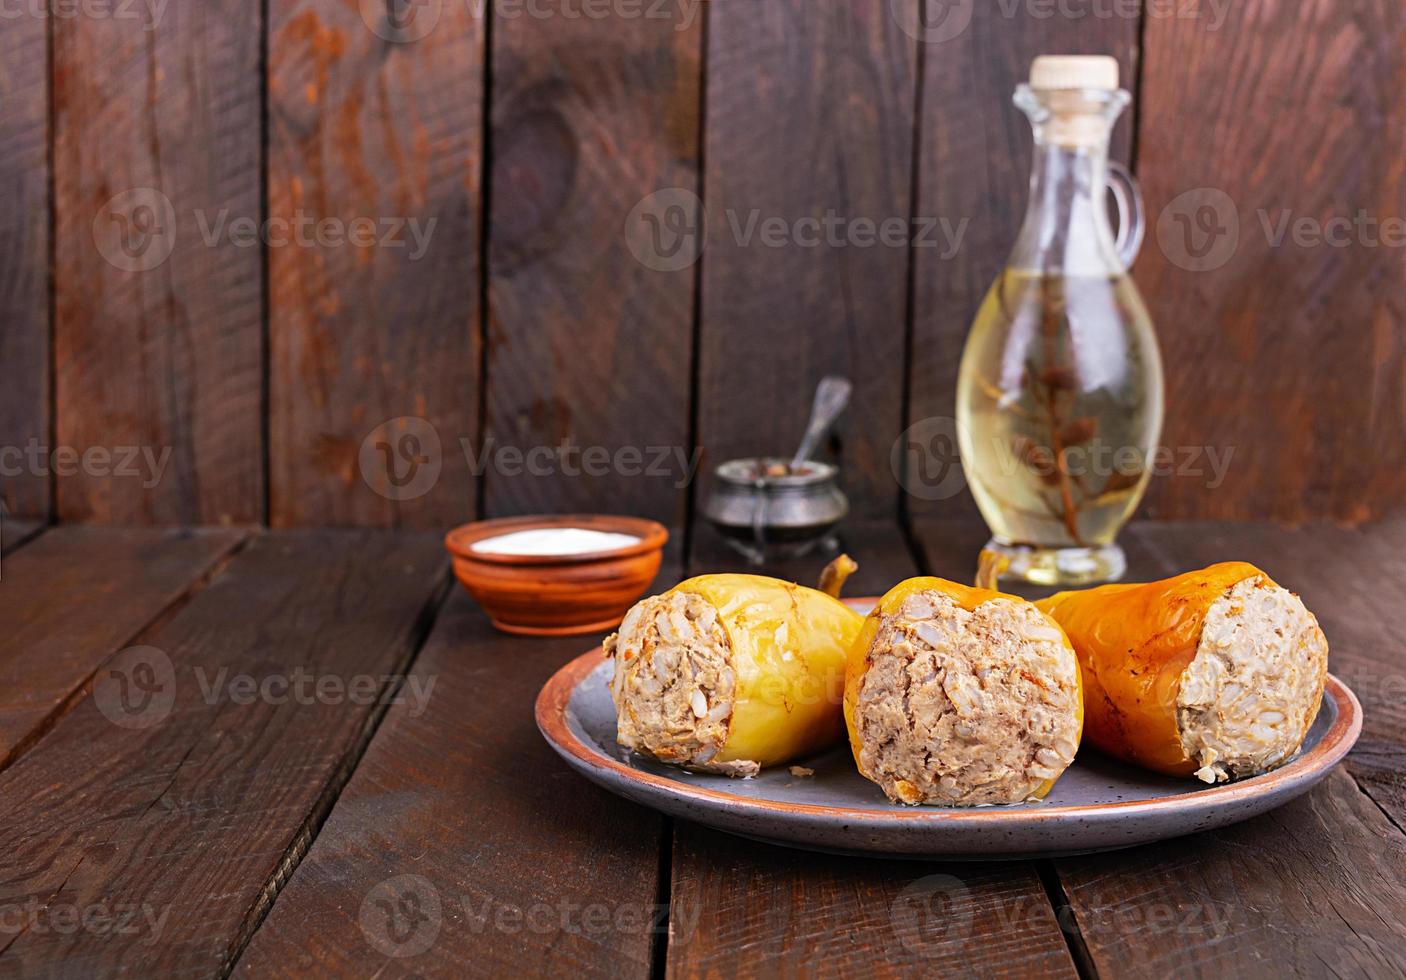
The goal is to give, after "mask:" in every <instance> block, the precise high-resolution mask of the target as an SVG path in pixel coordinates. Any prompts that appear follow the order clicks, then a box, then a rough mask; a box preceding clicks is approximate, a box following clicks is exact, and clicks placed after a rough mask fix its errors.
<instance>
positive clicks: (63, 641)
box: [0, 522, 245, 769]
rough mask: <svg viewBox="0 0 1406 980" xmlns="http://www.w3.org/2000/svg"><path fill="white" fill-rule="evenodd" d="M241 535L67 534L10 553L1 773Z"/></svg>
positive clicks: (67, 530)
mask: <svg viewBox="0 0 1406 980" xmlns="http://www.w3.org/2000/svg"><path fill="white" fill-rule="evenodd" d="M7 525H8V522H7ZM6 530H7V531H8V526H7V528H6ZM244 536H245V532H243V531H234V530H221V531H184V530H181V531H158V530H155V529H143V528H129V529H118V528H106V527H76V526H70V527H59V528H53V529H51V530H49V531H47V532H46V533H45V534H43V535H42V536H41V537H40V538H39V539H38V540H36V541H34V542H32V543H30V544H29V545H27V546H26V547H24V548H21V549H20V550H19V551H18V552H16V553H15V554H13V555H7V556H6V558H5V567H4V577H3V579H0V619H3V620H4V622H5V623H6V624H7V629H6V631H5V634H4V636H3V638H0V769H3V768H4V767H5V766H6V765H9V764H10V762H11V761H13V760H14V759H15V758H16V756H18V755H19V754H21V753H22V752H24V751H25V750H26V748H27V747H28V746H29V745H30V744H31V743H32V742H33V740H34V739H35V738H36V737H37V736H38V735H39V734H40V733H41V732H42V731H43V730H44V729H46V728H47V726H48V725H50V724H52V723H53V721H54V720H55V719H56V718H57V717H58V716H60V715H61V714H62V713H63V712H64V711H65V710H66V709H67V708H68V706H69V702H70V700H71V699H72V698H73V697H74V696H75V695H76V694H77V693H78V692H79V691H80V689H82V688H83V687H84V685H86V684H87V683H88V681H89V680H90V678H92V676H93V673H94V671H96V670H97V669H98V668H99V667H100V666H101V665H102V664H103V663H104V662H105V661H106V660H107V659H108V658H109V657H111V656H112V655H113V654H114V653H115V652H116V651H117V650H118V649H119V648H121V647H123V646H125V645H127V644H129V643H132V642H133V641H134V640H135V638H136V637H137V636H138V634H139V633H141V631H142V630H143V629H144V628H145V627H147V626H148V625H149V624H151V623H152V622H153V621H154V620H156V619H158V618H159V617H160V616H161V615H162V614H163V613H164V612H165V611H166V610H168V609H169V608H170V607H171V606H172V605H173V604H175V603H177V602H179V601H180V600H181V599H182V598H183V597H184V596H185V595H186V594H187V593H188V592H189V591H190V590H191V588H192V587H193V586H196V584H197V583H198V582H199V580H200V579H201V578H202V576H204V575H206V574H208V573H209V572H210V571H211V570H212V569H213V568H214V567H216V566H217V565H218V563H219V562H220V561H221V559H223V558H224V557H225V556H226V555H228V554H229V553H230V551H231V550H232V549H234V548H236V547H238V546H239V544H240V543H241V542H242V541H243V540H244ZM7 547H8V542H7Z"/></svg>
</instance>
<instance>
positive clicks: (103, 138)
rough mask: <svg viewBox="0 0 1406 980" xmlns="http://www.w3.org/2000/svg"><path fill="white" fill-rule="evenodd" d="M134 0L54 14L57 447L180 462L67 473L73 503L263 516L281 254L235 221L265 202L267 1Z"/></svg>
mask: <svg viewBox="0 0 1406 980" xmlns="http://www.w3.org/2000/svg"><path fill="white" fill-rule="evenodd" d="M158 6H159V7H160V8H161V12H160V13H159V14H157V15H156V16H155V18H154V19H153V18H152V16H151V13H150V11H154V10H156V9H157V8H158ZM118 7H123V9H125V10H127V13H126V14H125V15H122V16H115V15H109V16H87V15H80V16H72V11H70V15H68V16H64V17H57V18H55V20H54V22H53V57H54V73H53V81H54V180H55V186H54V197H55V202H54V203H55V209H56V217H57V231H56V236H57V248H56V253H57V254H56V263H57V265H56V268H55V270H54V280H55V282H54V285H55V290H56V293H57V301H56V307H55V310H56V314H55V315H56V322H55V328H54V360H55V365H56V380H55V386H56V405H57V407H56V414H57V418H56V428H57V439H56V441H57V444H58V446H59V447H67V448H71V449H72V450H75V451H76V452H79V453H82V452H85V451H87V450H89V449H90V448H95V449H98V450H106V451H111V452H113V453H114V454H116V453H118V452H119V451H121V447H140V448H141V449H144V450H146V451H148V452H150V453H151V454H153V456H154V457H155V458H157V459H159V458H160V457H162V455H163V454H167V453H169V458H168V460H167V462H166V464H165V465H164V467H162V468H161V469H160V471H159V472H157V471H156V469H155V468H154V467H146V468H142V467H138V469H141V471H142V475H140V476H124V475H122V470H125V469H131V467H122V469H117V468H116V467H118V466H120V463H119V462H118V461H117V460H116V459H114V460H113V461H112V462H111V463H110V464H101V463H98V462H97V461H92V462H91V463H90V464H89V465H84V466H73V467H72V469H73V475H71V476H69V475H64V474H63V473H62V472H60V473H59V475H58V477H57V481H56V482H57V485H58V510H59V514H60V516H61V517H63V518H64V519H73V520H92V521H104V522H113V523H138V524H140V523H158V524H178V523H179V524H219V523H230V522H251V521H258V520H261V519H262V517H263V494H264V479H263V447H262V442H261V435H260V433H261V427H262V422H261V419H260V412H261V399H262V374H261V372H262V357H263V345H262V339H261V337H262V328H261V310H262V271H261V256H260V250H259V248H258V247H257V246H255V247H241V246H240V245H239V244H238V243H237V241H236V240H235V239H233V238H232V237H230V235H229V234H227V233H225V232H227V231H228V223H229V222H231V221H234V220H235V219H237V218H244V219H246V220H251V221H258V219H259V216H260V205H259V183H260V171H261V166H262V164H261V159H260V136H259V133H260V123H259V119H260V113H261V95H260V84H259V49H260V33H261V31H262V26H263V25H262V23H261V20H260V16H259V8H258V6H257V5H251V4H248V3H242V2H237V0H211V2H201V3H197V4H191V3H172V4H166V5H164V6H162V5H150V6H148V5H144V4H130V5H113V7H112V8H111V9H112V10H114V11H115V10H116V9H117V8H118ZM105 9H108V8H105ZM220 229H224V232H221V231H220ZM64 465H65V464H64V463H63V462H62V461H59V462H58V463H57V464H56V470H57V467H58V466H64ZM109 467H112V468H111V469H109ZM66 468H67V467H66Z"/></svg>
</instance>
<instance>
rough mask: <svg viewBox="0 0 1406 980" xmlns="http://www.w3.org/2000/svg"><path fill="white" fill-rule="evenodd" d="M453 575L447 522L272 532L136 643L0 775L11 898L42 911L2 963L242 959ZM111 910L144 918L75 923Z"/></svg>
mask: <svg viewBox="0 0 1406 980" xmlns="http://www.w3.org/2000/svg"><path fill="white" fill-rule="evenodd" d="M20 554H21V556H23V555H24V552H21V553H20ZM445 584H446V575H445V560H444V555H443V550H442V547H441V545H440V542H439V541H438V540H436V539H435V538H434V537H430V536H424V537H419V536H417V537H408V536H396V537H392V536H388V535H383V534H373V533H369V532H356V533H348V532H296V533H290V534H275V535H267V536H264V537H262V538H260V539H258V540H256V541H254V542H253V543H252V544H251V545H250V546H249V547H248V548H247V549H245V550H244V551H243V552H242V553H241V554H240V555H239V556H237V557H236V558H235V560H234V561H233V562H231V563H230V565H229V567H228V568H227V569H226V570H225V571H224V572H223V573H222V574H221V575H220V576H219V577H217V578H216V579H215V580H214V581H213V582H212V583H211V584H210V585H209V586H208V587H207V588H206V589H205V590H204V591H202V592H201V593H200V594H199V595H197V596H196V597H195V598H194V599H193V600H192V601H191V602H190V603H189V604H188V605H187V606H186V607H185V608H184V609H183V610H181V611H180V612H179V613H178V614H177V615H176V616H175V617H174V618H172V619H171V620H170V622H169V623H167V624H166V625H165V626H163V627H161V628H160V629H158V630H156V631H155V632H154V633H152V634H150V635H149V636H147V637H145V638H144V641H145V644H146V646H144V647H142V648H139V649H138V650H137V651H136V654H137V656H135V657H132V656H127V657H125V658H123V659H119V660H116V661H110V662H109V667H110V669H109V670H107V671H106V672H105V673H106V675H108V676H106V677H101V678H99V681H98V684H97V685H96V686H95V689H94V692H93V696H92V697H90V698H87V699H85V700H83V701H82V702H81V703H80V704H79V705H77V707H75V709H74V710H73V711H72V712H71V713H70V714H69V715H67V716H66V717H65V718H64V719H63V720H62V721H61V722H59V724H57V725H56V726H55V727H54V729H53V730H52V731H51V732H50V733H49V734H48V736H47V737H46V738H45V739H44V740H43V741H42V742H41V743H40V744H39V745H38V746H37V747H36V748H35V749H34V751H32V752H30V753H29V754H28V755H26V756H25V757H24V758H23V759H21V760H20V761H19V762H18V763H17V764H15V765H14V766H11V767H10V769H8V770H7V771H6V772H5V773H4V774H2V775H0V828H2V829H0V842H3V848H0V851H2V852H3V856H0V901H3V903H4V905H5V907H7V908H29V909H31V910H32V912H31V913H29V918H28V919H27V924H26V926H25V928H24V929H23V930H21V931H17V932H15V933H14V934H13V935H11V936H9V937H7V940H6V943H5V948H4V950H3V953H0V969H4V970H5V971H6V972H14V973H19V974H24V975H31V974H46V973H51V972H54V971H56V970H58V969H60V968H61V969H62V971H63V972H67V973H74V974H82V975H85V976H96V975H108V974H115V973H120V972H130V973H134V974H139V975H144V976H150V975H156V974H163V975H166V974H179V973H198V974H205V975H216V974H220V973H222V972H224V971H226V970H228V968H229V967H230V966H231V965H232V963H233V959H234V956H235V955H236V954H237V952H238V950H239V949H240V948H241V946H242V944H243V942H244V941H245V939H246V938H247V934H248V931H249V930H250V929H251V927H252V925H253V924H254V923H255V922H257V921H258V919H259V918H260V917H261V916H262V914H263V912H264V910H265V909H266V908H267V904H268V902H269V901H270V900H271V898H272V895H273V893H274V892H275V891H276V890H277V887H278V885H279V884H280V882H281V881H282V877H283V876H284V875H286V874H287V872H288V871H289V869H291V867H292V866H293V865H294V864H296V862H297V860H298V859H299V858H300V857H301V856H302V853H303V851H304V850H305V848H306V846H307V843H308V840H309V838H310V837H311V835H312V834H313V833H315V831H316V828H317V826H318V825H319V824H320V823H321V821H322V819H323V818H324V816H325V814H326V811H327V809H328V808H329V807H330V806H331V803H332V800H333V799H335V797H336V794H337V791H338V790H339V789H340V788H341V785H342V783H343V782H344V781H345V778H346V776H347V775H348V774H349V773H350V770H351V768H352V767H353V766H354V764H355V760H356V759H357V758H358V756H359V755H360V752H361V750H362V748H364V745H365V741H366V739H368V738H369V737H370V728H371V726H373V725H374V722H375V720H376V718H377V717H379V713H380V712H379V709H378V707H377V705H376V704H375V703H374V702H379V701H380V700H381V699H382V698H383V697H384V696H385V695H386V694H387V692H394V691H395V690H396V687H395V684H394V675H397V674H399V673H400V672H402V671H403V670H404V668H405V666H406V664H407V662H408V661H409V659H410V657H411V656H412V654H413V651H414V649H415V647H416V646H417V644H418V642H419V640H420V639H421V638H422V637H423V635H424V632H425V631H426V630H427V629H428V619H429V616H430V615H432V613H433V610H434V608H435V606H436V600H437V597H438V596H439V595H440V594H441V587H442V586H444V585H445ZM144 674H145V675H147V676H145V677H144ZM123 681H125V682H126V685H124V684H123V683H122V682H123ZM132 684H136V685H138V687H137V688H131V687H130V685H132ZM406 691H407V692H409V696H410V697H419V698H421V699H422V698H423V696H424V694H425V692H419V694H417V693H416V689H414V688H413V687H409V688H406ZM134 694H140V695H143V697H142V698H141V699H140V700H137V699H135V698H134V697H133V695H134ZM368 700H369V701H371V702H373V703H372V704H367V703H365V702H366V701H368ZM97 907H104V908H108V909H130V910H133V911H134V912H135V913H136V914H135V915H133V916H132V917H131V919H130V920H128V928H130V929H132V930H134V931H133V932H132V933H130V934H126V935H124V936H122V937H121V941H114V939H113V937H112V936H111V935H107V934H104V933H102V932H101V931H100V930H99V929H97V928H96V927H94V928H89V927H83V928H76V929H66V928H61V927H60V926H59V924H60V923H62V922H64V921H66V920H65V919H64V918H63V917H64V916H66V915H69V914H71V913H72V912H73V910H75V909H76V910H78V911H79V913H80V914H81V913H82V911H83V910H85V909H92V908H97Z"/></svg>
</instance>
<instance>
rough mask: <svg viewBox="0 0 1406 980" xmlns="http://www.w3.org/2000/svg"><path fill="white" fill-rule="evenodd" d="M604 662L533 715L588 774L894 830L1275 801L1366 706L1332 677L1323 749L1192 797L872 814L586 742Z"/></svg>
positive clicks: (576, 670) (581, 671)
mask: <svg viewBox="0 0 1406 980" xmlns="http://www.w3.org/2000/svg"><path fill="white" fill-rule="evenodd" d="M605 662H606V657H605V652H604V648H603V646H597V647H595V648H594V649H592V650H588V651H586V652H585V653H583V654H581V655H580V656H578V657H576V658H574V659H573V660H571V661H570V662H568V663H567V664H566V665H564V666H563V667H561V668H560V669H558V670H557V671H556V673H554V674H553V675H552V676H551V678H550V679H549V680H548V681H547V683H546V684H544V685H543V686H542V690H541V691H540V692H539V693H538V695H537V701H536V705H535V709H534V714H535V716H536V721H537V728H538V730H539V731H540V732H541V733H542V737H543V738H545V739H546V740H547V742H548V743H549V744H550V745H551V746H552V747H553V748H554V749H555V750H556V751H557V752H558V753H559V754H561V755H562V756H564V757H566V758H567V759H568V760H575V762H576V763H577V764H580V765H584V766H586V767H589V768H590V769H593V770H597V771H599V770H602V769H603V770H607V771H609V772H610V773H612V774H613V775H614V776H615V777H616V778H618V779H621V780H623V781H625V782H626V783H628V784H634V785H636V786H640V787H642V788H643V789H644V790H645V791H646V792H648V791H650V790H652V791H655V792H662V793H667V794H669V795H671V796H674V797H676V798H681V799H685V800H690V801H692V802H694V803H698V804H701V805H705V806H710V807H717V806H722V807H724V808H727V809H745V810H750V811H754V812H762V813H767V814H772V815H775V816H779V817H791V818H796V817H809V818H825V817H842V818H844V819H845V820H847V821H850V822H856V823H862V824H863V823H874V824H889V825H890V826H891V825H892V823H893V821H895V820H897V821H900V822H908V823H912V824H914V825H921V824H922V823H925V822H932V821H934V820H940V821H941V822H942V823H943V825H944V826H952V825H954V824H955V825H957V826H959V827H960V826H968V825H969V826H990V825H991V824H993V823H999V822H1002V821H1019V822H1022V823H1025V822H1030V821H1035V822H1054V821H1062V820H1067V819H1069V818H1071V817H1085V818H1088V817H1091V816H1093V815H1114V816H1120V817H1123V816H1126V817H1137V816H1154V815H1168V814H1172V813H1180V814H1183V815H1184V814H1186V812H1187V811H1188V810H1193V811H1195V810H1200V809H1203V808H1210V809H1219V808H1221V807H1222V806H1227V805H1231V804H1234V803H1236V802H1242V801H1250V800H1256V799H1261V798H1263V797H1265V796H1274V795H1276V794H1277V793H1279V792H1283V791H1287V790H1291V789H1293V788H1295V787H1298V786H1300V785H1302V784H1303V783H1304V781H1305V780H1308V781H1310V782H1316V781H1317V779H1316V778H1314V777H1321V776H1323V775H1326V774H1327V773H1328V772H1329V771H1330V770H1331V769H1332V768H1333V767H1334V766H1336V765H1337V764H1338V763H1339V762H1341V761H1342V760H1343V759H1344V758H1345V757H1346V756H1347V754H1348V752H1349V751H1351V749H1352V747H1353V745H1355V744H1356V742H1357V739H1358V736H1359V735H1360V734H1361V732H1362V704H1361V702H1359V701H1358V700H1357V695H1356V694H1354V693H1353V691H1352V689H1351V688H1349V687H1348V686H1347V685H1346V684H1344V683H1343V682H1342V681H1341V680H1339V679H1338V678H1337V677H1335V676H1334V675H1332V674H1328V675H1327V682H1326V683H1325V685H1324V687H1323V695H1324V697H1327V698H1331V699H1332V701H1333V704H1334V707H1335V708H1336V709H1337V718H1336V719H1334V721H1333V724H1332V726H1331V727H1330V728H1329V729H1328V731H1326V732H1324V733H1323V737H1322V738H1321V739H1319V740H1318V743H1317V744H1316V745H1314V746H1313V748H1311V749H1310V750H1309V751H1308V752H1307V753H1304V754H1303V755H1300V756H1298V757H1297V758H1295V759H1293V760H1291V761H1290V762H1289V763H1288V764H1286V765H1283V766H1280V767H1279V768H1278V769H1274V770H1271V771H1270V772H1267V773H1262V774H1260V775H1258V776H1253V777H1251V778H1249V779H1244V780H1237V781H1235V782H1230V783H1225V784H1224V785H1217V786H1205V787H1204V788H1201V789H1196V790H1192V791H1189V792H1187V793H1181V794H1177V795H1175V796H1163V797H1158V798H1156V799H1151V800H1125V801H1122V802H1110V803H1084V804H1072V805H1069V804H1066V805H1058V806H1056V805H1041V806H1039V807H1032V808H1028V809H1019V810H1017V809H1013V808H1009V807H1001V806H992V807H971V808H963V807H932V806H912V807H909V806H904V807H900V806H898V805H896V804H895V805H894V806H893V808H892V809H887V810H870V809H861V808H857V807H845V806H827V805H823V804H817V803H788V802H784V801H780V800H770V799H758V798H757V797H753V796H740V795H738V794H736V793H729V792H726V791H724V790H717V789H709V788H707V787H703V786H693V785H689V784H688V783H686V782H683V781H682V780H677V779H672V778H670V777H667V776H660V775H657V774H655V773H652V772H649V771H647V770H643V769H636V768H635V767H633V766H628V765H626V764H625V763H623V762H621V761H619V760H618V759H614V758H612V757H611V756H609V755H607V754H605V753H604V752H601V751H600V750H599V749H597V748H594V747H593V746H592V745H590V744H588V743H586V742H583V741H582V740H581V739H580V738H578V737H577V736H576V734H575V733H574V732H572V731H571V728H570V726H569V725H568V724H567V720H566V716H567V708H568V705H569V704H570V701H571V695H572V693H573V692H574V691H575V690H576V688H577V686H578V685H579V684H580V683H581V682H582V681H583V680H585V678H586V677H587V676H589V675H590V673H591V672H592V671H594V670H595V669H597V668H598V667H600V666H601V665H602V664H604V663H605ZM875 792H876V793H878V792H880V791H879V790H878V787H875Z"/></svg>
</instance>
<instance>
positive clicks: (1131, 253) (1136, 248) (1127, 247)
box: [1108, 160, 1146, 270]
mask: <svg viewBox="0 0 1406 980" xmlns="http://www.w3.org/2000/svg"><path fill="white" fill-rule="evenodd" d="M1108 189H1109V190H1110V191H1112V192H1113V201H1114V203H1115V204H1117V205H1118V238H1117V240H1116V241H1115V242H1114V247H1115V248H1117V250H1118V259H1119V261H1121V262H1122V263H1123V268H1124V269H1125V270H1126V269H1131V268H1132V265H1133V262H1134V261H1135V260H1136V259H1137V256H1138V252H1140V251H1142V236H1143V232H1144V231H1146V222H1145V215H1144V214H1143V209H1142V190H1141V188H1139V187H1138V182H1137V178H1136V177H1134V176H1133V175H1132V174H1131V173H1129V172H1128V168H1127V167H1125V166H1123V165H1122V164H1121V163H1119V162H1118V161H1117V160H1109V161H1108Z"/></svg>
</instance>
